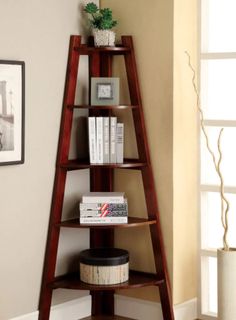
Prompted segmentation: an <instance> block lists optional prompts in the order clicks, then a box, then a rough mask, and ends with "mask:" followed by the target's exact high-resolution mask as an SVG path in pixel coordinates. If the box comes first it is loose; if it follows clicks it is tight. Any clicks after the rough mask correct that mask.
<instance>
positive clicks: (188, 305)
mask: <svg viewBox="0 0 236 320" xmlns="http://www.w3.org/2000/svg"><path fill="white" fill-rule="evenodd" d="M115 311H116V314H117V315H119V316H123V317H130V318H133V319H138V320H147V319H148V320H163V317H162V311H161V304H160V303H157V302H151V301H147V300H141V299H136V298H130V297H125V296H120V295H116V299H115ZM174 314H175V320H195V319H196V318H197V299H192V300H189V301H186V302H184V303H181V304H178V305H175V306H174Z"/></svg>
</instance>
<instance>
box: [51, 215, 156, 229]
mask: <svg viewBox="0 0 236 320" xmlns="http://www.w3.org/2000/svg"><path fill="white" fill-rule="evenodd" d="M155 223H156V220H154V219H153V220H151V219H143V218H133V217H129V218H128V223H123V224H80V222H79V219H70V220H66V221H62V222H60V223H57V224H56V226H57V227H63V228H90V229H110V228H114V229H115V228H132V227H142V226H146V225H151V224H155Z"/></svg>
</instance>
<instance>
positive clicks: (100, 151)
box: [96, 117, 104, 163]
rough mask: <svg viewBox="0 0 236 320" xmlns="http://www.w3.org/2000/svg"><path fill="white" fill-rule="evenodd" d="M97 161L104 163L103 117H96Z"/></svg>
mask: <svg viewBox="0 0 236 320" xmlns="http://www.w3.org/2000/svg"><path fill="white" fill-rule="evenodd" d="M96 127H97V163H104V138H103V117H96Z"/></svg>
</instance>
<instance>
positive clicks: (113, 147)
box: [110, 117, 117, 163]
mask: <svg viewBox="0 0 236 320" xmlns="http://www.w3.org/2000/svg"><path fill="white" fill-rule="evenodd" d="M116 123H117V118H116V117H111V118H110V163H116Z"/></svg>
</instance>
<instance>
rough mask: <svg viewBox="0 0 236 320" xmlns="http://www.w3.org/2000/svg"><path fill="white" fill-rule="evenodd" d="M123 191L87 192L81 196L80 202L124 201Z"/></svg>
mask: <svg viewBox="0 0 236 320" xmlns="http://www.w3.org/2000/svg"><path fill="white" fill-rule="evenodd" d="M124 202H125V198H124V192H88V193H85V194H84V195H83V196H82V203H124Z"/></svg>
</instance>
